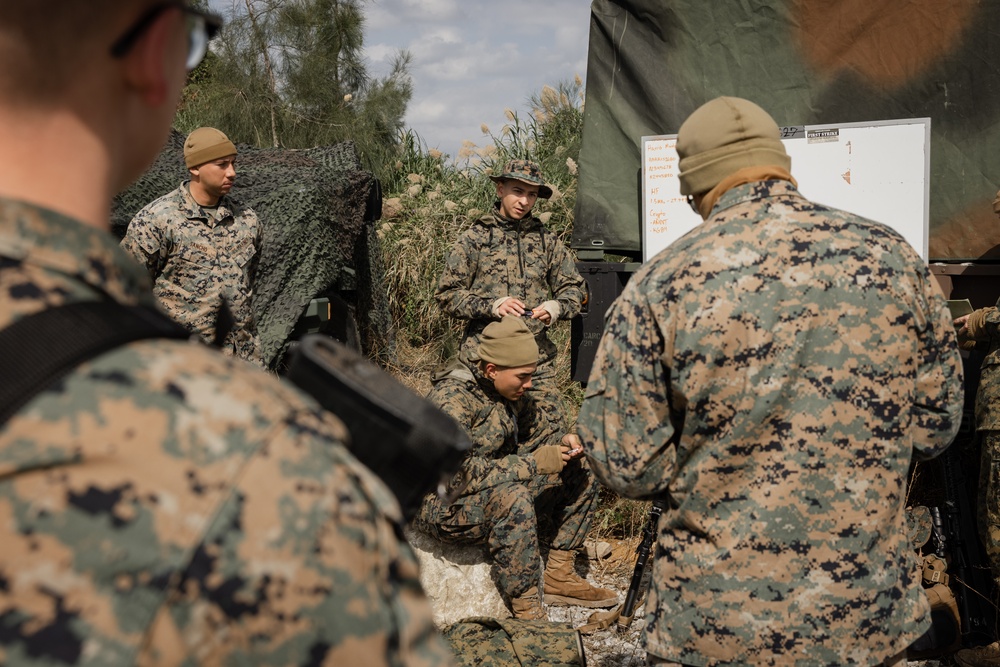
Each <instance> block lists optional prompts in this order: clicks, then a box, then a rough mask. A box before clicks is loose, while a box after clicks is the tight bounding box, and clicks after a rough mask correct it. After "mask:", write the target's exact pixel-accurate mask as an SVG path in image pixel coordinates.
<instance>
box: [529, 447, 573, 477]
mask: <svg viewBox="0 0 1000 667" xmlns="http://www.w3.org/2000/svg"><path fill="white" fill-rule="evenodd" d="M531 456H533V457H534V459H535V464H536V465H537V467H538V474H539V475H551V474H553V473H557V472H562V469H563V466H565V465H566V461H565V460H564V458H563V446H562V445H543V446H542V447H539V448H538V449H536V450H535V451H534V452H532V453H531Z"/></svg>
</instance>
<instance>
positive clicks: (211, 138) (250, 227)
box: [122, 127, 263, 365]
mask: <svg viewBox="0 0 1000 667" xmlns="http://www.w3.org/2000/svg"><path fill="white" fill-rule="evenodd" d="M184 163H185V164H186V165H187V168H188V171H189V172H190V173H191V180H189V181H185V182H183V183H181V185H180V186H179V187H178V188H177V189H176V190H174V191H173V192H169V193H167V194H165V195H163V196H162V197H160V198H159V199H157V200H156V201H154V202H153V203H151V204H148V205H147V206H146V207H145V208H143V209H142V210H141V211H139V212H138V213H137V214H136V216H135V217H134V218H133V219H132V221H131V222H130V223H129V226H128V231H127V232H126V233H125V238H124V239H122V248H124V249H125V250H126V251H127V252H128V253H129V254H130V255H132V256H133V257H135V259H136V260H137V261H138V262H139V263H140V264H142V265H143V266H145V267H146V270H147V271H149V276H150V278H152V280H153V293H154V294H156V298H157V299H159V301H160V304H161V305H162V306H163V308H164V309H165V310H166V311H167V313H168V314H169V315H170V316H171V317H173V318H174V319H175V320H177V321H178V322H180V323H181V324H183V325H184V326H186V327H187V328H188V329H190V330H191V331H193V332H196V333H198V334H199V335H201V337H202V338H203V339H204V340H205V341H206V342H209V343H211V342H213V341H214V339H215V336H216V327H217V321H220V317H219V311H220V308H221V307H222V304H223V303H224V304H225V307H226V308H228V310H229V313H230V314H231V315H232V319H233V320H234V322H233V326H232V328H231V329H229V331H228V332H225V334H226V335H225V339H224V341H220V342H221V344H222V349H223V350H224V351H225V352H226V353H228V354H235V355H236V356H237V357H240V358H242V359H247V360H249V361H253V362H255V363H257V364H258V365H263V361H262V359H261V351H260V340H259V339H258V338H257V326H256V322H255V318H254V313H253V307H252V304H251V301H252V298H253V282H254V276H255V274H256V272H257V259H258V253H259V251H260V240H261V229H260V223H259V222H258V220H257V215H256V214H255V213H254V212H253V210H252V209H250V208H247V207H245V206H243V205H242V204H240V203H239V202H237V201H235V200H233V198H232V197H230V196H229V191H230V189H231V188H232V187H233V183H234V182H235V179H236V146H235V145H234V144H233V142H231V141H230V140H229V138H228V137H227V136H226V135H225V134H223V133H222V132H220V131H219V130H216V129H215V128H212V127H201V128H198V129H197V130H195V131H194V132H192V133H191V134H189V135H188V137H187V139H186V140H185V141H184ZM221 319H222V320H223V321H224V320H227V319H228V318H227V317H225V316H223V317H222V318H221ZM226 324H228V322H226Z"/></svg>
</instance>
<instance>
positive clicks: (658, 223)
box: [642, 118, 931, 262]
mask: <svg viewBox="0 0 1000 667" xmlns="http://www.w3.org/2000/svg"><path fill="white" fill-rule="evenodd" d="M930 133H931V119H930V118H911V119H906V120H886V121H876V122H871V123H841V124H834V125H805V126H803V125H795V126H789V127H783V128H781V134H782V140H781V141H782V143H784V144H785V150H786V151H788V155H789V156H791V158H792V170H791V171H792V176H794V177H795V180H796V181H798V184H799V192H801V193H802V195H803V196H804V197H806V198H807V199H809V200H811V201H814V202H816V203H818V204H825V205H827V206H831V207H833V208H839V209H843V210H845V211H850V212H851V213H855V214H857V215H860V216H862V217H865V218H869V219H871V220H875V221H878V222H881V223H884V224H886V225H888V226H889V227H892V228H893V229H894V230H896V231H897V232H899V233H900V234H901V235H902V236H903V238H905V239H906V240H907V241H908V242H909V243H910V245H912V246H913V247H914V249H915V250H916V251H917V252H918V253H920V256H921V257H922V258H923V259H924V261H925V262H926V261H927V234H928V220H929V213H930V211H929V202H930ZM676 144H677V135H676V134H669V135H660V136H652V137H643V138H642V191H643V210H642V223H643V224H642V258H643V261H648V260H649V259H650V258H651V257H653V256H654V255H656V254H657V253H658V252H660V251H661V250H663V249H664V248H666V247H667V246H668V245H670V244H671V243H673V242H674V241H676V240H677V239H679V238H680V237H681V236H683V235H684V234H686V233H688V232H689V231H691V230H692V229H694V228H695V227H696V226H697V225H699V224H701V222H702V219H701V216H699V215H698V214H697V213H695V212H694V211H693V210H692V209H691V207H690V206H689V205H688V203H687V199H686V197H684V196H683V195H681V186H680V181H679V180H678V179H677V173H678V166H677V163H678V158H677V149H676Z"/></svg>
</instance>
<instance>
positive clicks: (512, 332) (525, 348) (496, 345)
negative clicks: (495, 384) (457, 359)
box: [479, 315, 538, 368]
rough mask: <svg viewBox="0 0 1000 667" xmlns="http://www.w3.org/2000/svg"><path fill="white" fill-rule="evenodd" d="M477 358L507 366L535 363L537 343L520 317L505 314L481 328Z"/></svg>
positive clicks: (513, 366)
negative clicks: (497, 320) (498, 319)
mask: <svg viewBox="0 0 1000 667" xmlns="http://www.w3.org/2000/svg"><path fill="white" fill-rule="evenodd" d="M479 358H480V359H482V360H483V361H488V362H490V363H493V364H496V365H497V366H505V367H507V368H516V367H519V366H529V365H531V364H537V363H538V343H536V342H535V336H534V334H532V333H531V331H530V330H529V329H528V326H527V325H526V324H525V323H524V322H523V321H522V320H521V318H520V317H517V316H516V315H505V316H504V318H503V319H501V320H500V321H499V322H493V323H491V324H488V325H487V326H486V328H485V329H483V333H482V336H481V337H480V339H479Z"/></svg>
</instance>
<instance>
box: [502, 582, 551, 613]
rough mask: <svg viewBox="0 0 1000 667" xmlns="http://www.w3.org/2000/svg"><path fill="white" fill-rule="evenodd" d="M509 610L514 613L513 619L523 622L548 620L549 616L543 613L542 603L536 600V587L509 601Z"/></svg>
mask: <svg viewBox="0 0 1000 667" xmlns="http://www.w3.org/2000/svg"><path fill="white" fill-rule="evenodd" d="M510 608H511V611H513V612H514V618H520V619H522V620H525V621H547V620H549V615H548V614H546V613H545V609H544V608H543V607H542V601H541V600H540V599H539V598H538V586H532V587H531V588H529V589H528V590H527V591H525V593H524V595H522V596H521V597H519V598H513V599H511V601H510Z"/></svg>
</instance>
